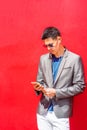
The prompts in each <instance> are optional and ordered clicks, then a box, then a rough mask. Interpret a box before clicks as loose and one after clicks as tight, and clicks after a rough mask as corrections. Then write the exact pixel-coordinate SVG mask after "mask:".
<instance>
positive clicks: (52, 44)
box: [44, 37, 61, 55]
mask: <svg viewBox="0 0 87 130" xmlns="http://www.w3.org/2000/svg"><path fill="white" fill-rule="evenodd" d="M60 43H61V37H57V38H56V39H52V38H47V39H45V40H44V45H45V47H47V49H48V51H49V52H50V53H51V54H54V55H56V54H57V53H58V51H59V47H60Z"/></svg>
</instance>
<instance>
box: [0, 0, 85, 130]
mask: <svg viewBox="0 0 87 130" xmlns="http://www.w3.org/2000/svg"><path fill="white" fill-rule="evenodd" d="M86 12H87V1H86V0H46V1H45V0H14V1H13V0H2V1H0V130H37V127H36V116H35V114H36V108H37V104H38V100H39V97H36V95H35V93H34V90H33V88H32V85H31V84H30V82H31V81H34V80H35V79H36V72H37V66H38V62H39V57H40V55H41V54H43V53H45V52H46V50H45V49H44V48H43V47H42V41H41V40H40V37H41V33H42V31H43V29H44V28H45V27H47V26H51V25H52V26H56V27H58V28H59V29H60V30H61V32H62V36H63V44H64V45H65V46H66V47H67V48H68V49H70V50H71V51H74V52H76V53H78V54H80V55H81V57H82V59H83V63H84V69H85V77H86V75H87V70H86V68H87V54H86V51H87V36H86V35H87V14H86ZM86 80H87V78H86ZM86 92H87V90H85V92H84V93H83V94H81V95H79V96H76V97H75V99H74V115H73V117H72V118H71V119H70V123H71V130H82V129H85V130H86V129H87V101H86V98H87V94H86Z"/></svg>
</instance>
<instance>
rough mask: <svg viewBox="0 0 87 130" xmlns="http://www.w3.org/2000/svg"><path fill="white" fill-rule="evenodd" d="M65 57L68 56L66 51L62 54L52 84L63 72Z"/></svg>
mask: <svg viewBox="0 0 87 130" xmlns="http://www.w3.org/2000/svg"><path fill="white" fill-rule="evenodd" d="M67 55H68V53H67V50H66V51H65V53H64V56H63V59H62V61H61V63H60V66H59V69H58V73H57V76H56V79H55V81H54V84H55V83H56V81H57V80H58V78H59V76H60V75H61V72H62V71H63V68H64V65H65V63H66V57H67Z"/></svg>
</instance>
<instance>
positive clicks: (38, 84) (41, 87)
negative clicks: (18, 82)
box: [31, 82, 44, 92]
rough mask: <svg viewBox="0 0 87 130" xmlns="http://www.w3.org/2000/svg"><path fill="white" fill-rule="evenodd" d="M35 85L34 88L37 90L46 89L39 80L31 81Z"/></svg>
mask: <svg viewBox="0 0 87 130" xmlns="http://www.w3.org/2000/svg"><path fill="white" fill-rule="evenodd" d="M31 84H33V85H34V89H35V90H37V91H42V92H43V91H44V87H43V86H42V85H41V84H40V83H38V82H31Z"/></svg>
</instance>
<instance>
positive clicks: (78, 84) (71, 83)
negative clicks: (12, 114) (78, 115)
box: [36, 49, 85, 118]
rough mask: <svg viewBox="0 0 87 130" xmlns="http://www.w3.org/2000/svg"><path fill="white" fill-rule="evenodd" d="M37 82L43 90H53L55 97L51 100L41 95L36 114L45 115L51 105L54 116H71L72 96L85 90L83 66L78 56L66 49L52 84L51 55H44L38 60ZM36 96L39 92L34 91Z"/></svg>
mask: <svg viewBox="0 0 87 130" xmlns="http://www.w3.org/2000/svg"><path fill="white" fill-rule="evenodd" d="M37 82H39V83H41V84H42V85H43V86H44V87H45V88H48V87H49V88H55V89H56V96H55V97H54V98H52V99H50V98H48V97H47V96H45V95H44V94H43V93H42V96H41V99H40V102H39V106H38V110H37V112H38V113H39V114H41V115H43V114H46V113H47V110H48V107H49V105H50V103H51V102H52V103H53V109H54V112H55V115H56V116H57V117H58V118H66V117H70V116H71V115H72V103H73V96H74V95H77V94H79V93H81V92H83V90H84V88H85V82H84V72H83V65H82V61H81V58H80V56H79V55H77V54H75V53H72V52H70V51H68V50H67V49H66V51H65V53H64V55H63V59H62V61H61V64H60V66H59V69H58V73H57V76H56V80H55V82H54V83H53V76H52V55H51V54H49V53H48V54H45V55H42V56H41V58H40V64H39V67H38V74H37ZM36 93H37V95H39V94H40V93H41V92H39V91H36Z"/></svg>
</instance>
